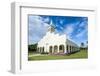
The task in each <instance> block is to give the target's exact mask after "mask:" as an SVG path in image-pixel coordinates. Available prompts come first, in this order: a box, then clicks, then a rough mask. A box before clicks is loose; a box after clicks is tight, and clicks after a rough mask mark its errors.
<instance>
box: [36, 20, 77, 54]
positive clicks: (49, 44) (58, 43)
mask: <svg viewBox="0 0 100 76" xmlns="http://www.w3.org/2000/svg"><path fill="white" fill-rule="evenodd" d="M37 51H38V52H39V53H45V52H46V53H49V54H69V53H72V52H76V51H79V47H78V45H77V44H75V43H74V42H73V41H71V40H69V39H68V38H67V36H66V35H65V34H63V35H59V33H56V34H55V28H54V27H53V24H52V21H51V23H50V26H49V27H48V32H47V33H46V35H45V36H44V37H43V38H42V39H41V40H40V41H39V42H38V45H37Z"/></svg>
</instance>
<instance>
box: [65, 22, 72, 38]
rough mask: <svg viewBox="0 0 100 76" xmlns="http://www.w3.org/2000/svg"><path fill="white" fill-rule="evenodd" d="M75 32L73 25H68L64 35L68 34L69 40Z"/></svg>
mask: <svg viewBox="0 0 100 76" xmlns="http://www.w3.org/2000/svg"><path fill="white" fill-rule="evenodd" d="M73 31H74V26H73V25H72V24H69V25H66V28H65V29H64V33H65V34H66V36H67V38H68V39H71V34H72V32H73Z"/></svg>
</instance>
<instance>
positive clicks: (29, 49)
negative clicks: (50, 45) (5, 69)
mask: <svg viewBox="0 0 100 76" xmlns="http://www.w3.org/2000/svg"><path fill="white" fill-rule="evenodd" d="M28 51H30V52H31V51H32V52H36V51H37V44H31V45H28Z"/></svg>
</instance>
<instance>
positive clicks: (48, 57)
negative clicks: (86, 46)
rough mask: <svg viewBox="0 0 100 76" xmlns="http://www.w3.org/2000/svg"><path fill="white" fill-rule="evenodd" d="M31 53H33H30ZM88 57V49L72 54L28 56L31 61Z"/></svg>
mask: <svg viewBox="0 0 100 76" xmlns="http://www.w3.org/2000/svg"><path fill="white" fill-rule="evenodd" d="M29 55H32V54H31V53H29ZM83 58H88V52H87V51H86V50H81V51H79V52H77V53H74V54H70V55H59V56H58V55H39V56H31V57H28V60H29V61H33V60H57V59H83Z"/></svg>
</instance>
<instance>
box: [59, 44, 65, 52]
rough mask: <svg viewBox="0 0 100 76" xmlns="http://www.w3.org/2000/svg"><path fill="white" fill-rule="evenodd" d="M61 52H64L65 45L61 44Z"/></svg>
mask: <svg viewBox="0 0 100 76" xmlns="http://www.w3.org/2000/svg"><path fill="white" fill-rule="evenodd" d="M59 52H61V53H64V45H60V46H59Z"/></svg>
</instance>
